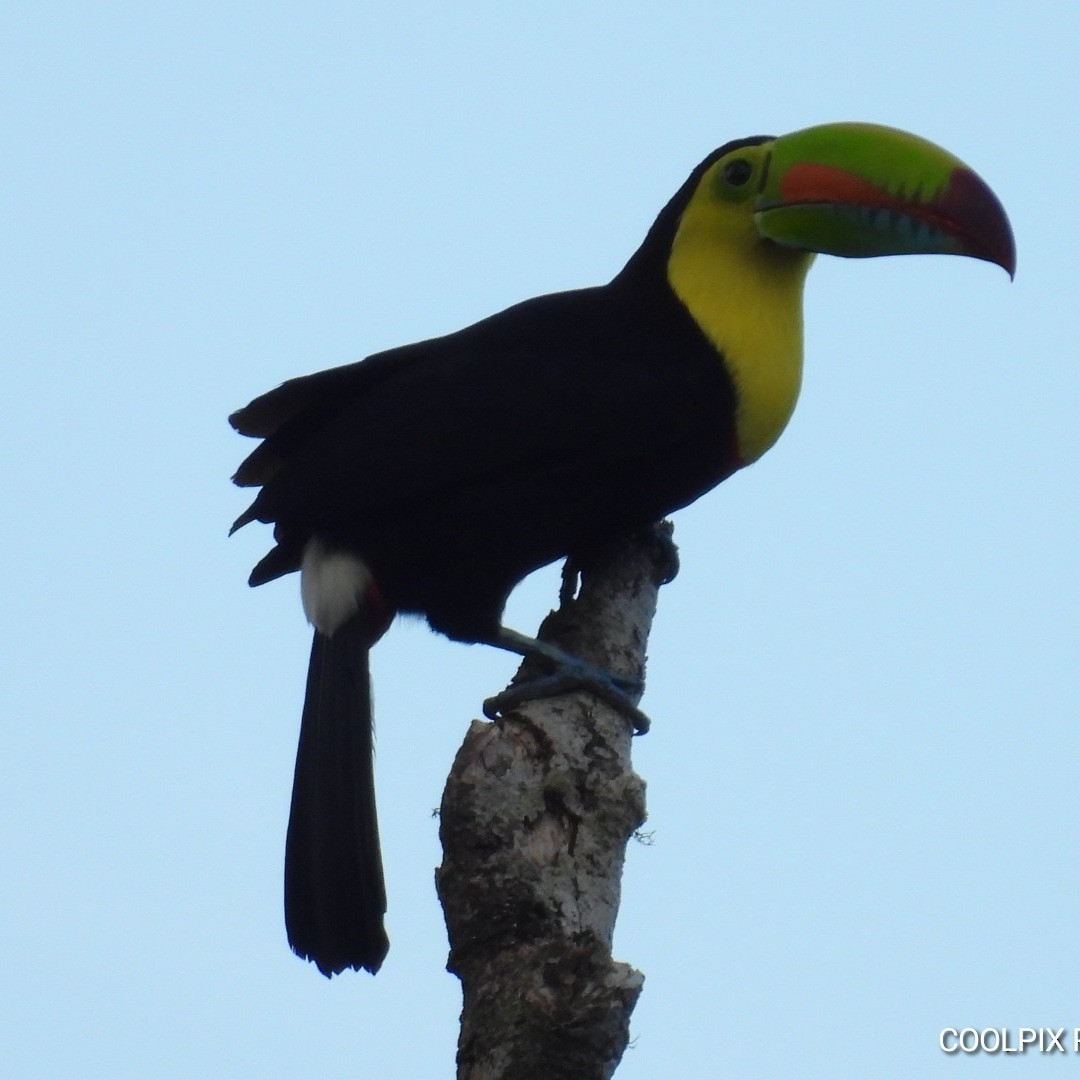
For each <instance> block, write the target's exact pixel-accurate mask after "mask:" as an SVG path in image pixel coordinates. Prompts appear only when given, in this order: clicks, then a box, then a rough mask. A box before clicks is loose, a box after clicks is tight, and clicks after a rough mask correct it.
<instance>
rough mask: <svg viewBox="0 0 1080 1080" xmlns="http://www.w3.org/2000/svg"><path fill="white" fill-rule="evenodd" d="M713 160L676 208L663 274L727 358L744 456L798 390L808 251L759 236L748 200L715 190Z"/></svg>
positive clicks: (779, 422) (762, 442)
mask: <svg viewBox="0 0 1080 1080" xmlns="http://www.w3.org/2000/svg"><path fill="white" fill-rule="evenodd" d="M721 164H722V163H721V162H718V163H717V164H716V165H714V166H713V167H712V168H710V169H709V170H707V171H706V172H705V174H704V176H703V177H702V179H701V182H700V183H699V184H698V187H697V189H696V190H695V192H694V194H693V195H692V196H691V198H690V201H689V202H688V203H687V205H686V209H685V210H684V211H683V213H682V217H681V219H680V221H679V227H678V230H677V231H676V234H675V240H674V242H673V244H672V248H671V254H670V256H669V257H668V265H667V275H668V282H669V283H670V285H671V287H672V289H673V290H674V292H675V295H676V296H677V297H678V298H679V299H680V300H681V301H682V303H683V305H684V306H685V307H686V309H687V311H689V313H690V315H691V317H692V318H693V320H694V322H696V323H697V325H698V326H699V327H700V329H701V331H702V332H703V333H704V334H705V336H706V337H707V338H708V339H709V341H710V342H711V343H712V344H713V346H714V347H715V348H716V350H717V352H718V353H720V354H721V355H722V356H723V360H724V362H725V363H726V365H727V368H728V371H729V373H730V375H731V378H732V381H733V382H734V384H735V393H736V398H737V406H736V414H735V423H736V437H737V439H738V446H739V453H740V456H741V458H742V463H743V464H744V465H748V464H749V463H750V462H752V461H756V460H757V459H758V458H759V457H761V455H762V454H764V453H765V451H766V450H768V449H769V447H770V446H772V445H773V443H774V442H776V440H777V439H778V438H779V436H780V433H781V432H782V431H783V430H784V427H785V425H786V424H787V422H788V420H789V419H790V417H791V413H792V410H793V409H794V408H795V401H796V399H797V398H798V396H799V386H800V383H801V381H802V351H803V344H802V339H803V335H802V293H803V282H804V280H805V279H806V271H807V270H808V269H809V268H810V263H811V262H812V261H813V255H812V254H810V253H807V252H801V251H793V250H790V249H787V248H782V247H780V246H778V245H776V244H773V243H771V242H769V241H767V240H763V239H762V238H761V237H759V236H758V234H757V232H756V231H755V230H754V226H753V220H752V216H751V213H752V211H751V207H750V205H749V204H748V203H734V202H730V201H725V200H723V199H721V198H718V197H717V195H716V183H715V178H714V174H715V173H716V171H717V170H718V169H719V168H720V166H721Z"/></svg>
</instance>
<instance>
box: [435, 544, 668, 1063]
mask: <svg viewBox="0 0 1080 1080" xmlns="http://www.w3.org/2000/svg"><path fill="white" fill-rule="evenodd" d="M658 530H659V531H658ZM665 530H666V531H665ZM672 552H673V548H672V547H671V545H670V526H668V525H666V524H665V525H664V526H658V527H657V529H656V530H651V531H646V532H643V533H641V534H638V535H636V536H634V537H632V538H629V539H627V540H624V541H621V542H619V543H618V544H614V545H612V546H611V547H610V548H608V549H606V550H605V551H603V552H602V553H597V554H596V555H595V556H593V557H590V559H589V560H588V563H587V564H585V565H582V566H581V567H580V570H581V578H582V587H581V591H580V593H579V594H578V595H577V596H576V597H575V596H574V595H573V587H572V581H570V580H567V581H564V589H563V591H562V596H561V600H562V603H561V605H560V608H559V610H558V611H556V612H553V613H552V614H551V615H549V616H548V618H547V619H546V620H545V621H544V625H543V626H542V627H541V631H540V636H541V637H542V638H544V639H545V640H548V641H551V642H553V643H554V644H557V645H559V646H560V647H562V648H564V649H566V650H568V651H570V652H573V653H575V654H576V655H578V656H581V657H582V658H583V659H586V660H589V661H592V662H594V663H596V664H598V665H599V666H602V667H605V668H607V669H608V670H611V671H613V672H616V673H618V674H624V675H633V676H641V675H642V674H643V672H644V664H645V648H646V644H647V640H648V633H649V628H650V626H651V623H652V618H653V615H654V613H655V610H656V597H657V589H658V586H659V584H660V582H661V581H663V580H665V579H666V578H668V577H670V576H671V566H672V564H671V558H672ZM529 668H530V665H529V663H528V662H526V664H523V665H522V672H524V673H525V674H526V675H528V674H530V671H529V670H527V669H529ZM522 672H519V676H518V677H521V675H522ZM631 737H632V736H631V725H630V723H629V722H628V720H627V719H626V717H625V716H623V715H621V714H619V713H618V712H616V711H614V710H612V709H611V708H609V707H607V706H606V705H603V704H601V703H600V702H598V701H597V700H596V699H595V698H594V697H593V696H592V695H590V694H589V693H586V692H581V693H574V694H568V695H564V696H562V697H558V698H549V699H542V700H538V701H529V702H526V703H525V704H524V705H522V706H521V707H519V708H517V709H515V710H514V711H513V712H511V713H510V714H509V715H508V716H506V717H504V718H502V719H500V720H498V721H496V722H494V723H486V722H481V721H474V722H473V724H472V726H471V727H470V730H469V732H468V734H467V736H466V738H465V742H464V744H463V745H462V747H461V749H460V750H459V752H458V755H457V758H456V760H455V762H454V765H453V769H452V770H451V774H450V777H449V779H448V781H447V785H446V790H445V792H444V794H443V802H442V821H441V828H440V833H441V837H442V842H443V849H444V858H443V864H442V866H441V867H440V868H439V870H438V872H437V875H436V876H437V884H438V888H439V894H440V897H441V899H442V902H443V907H444V909H445V913H446V921H447V927H448V930H449V935H450V959H449V964H448V967H449V969H450V970H451V971H453V972H455V973H456V974H457V975H458V976H459V977H460V978H461V982H462V988H463V993H464V1008H463V1012H462V1029H461V1038H460V1042H459V1046H458V1077H459V1078H460V1080H496V1078H498V1080H529V1078H533V1077H536V1078H540V1077H542V1078H543V1080H559V1078H564V1077H565V1078H573V1080H592V1078H596V1080H600V1078H606V1077H610V1076H611V1075H612V1073H613V1072H614V1070H615V1067H616V1066H617V1064H618V1062H619V1060H620V1058H621V1057H622V1054H623V1051H624V1050H625V1048H626V1044H627V1040H628V1038H629V1023H630V1013H631V1011H632V1010H633V1007H634V1004H635V1003H636V1001H637V998H638V995H639V994H640V992H641V988H642V984H643V981H644V977H643V976H642V974H641V973H640V972H638V971H635V970H634V969H633V968H631V967H630V966H629V965H627V964H623V963H619V962H616V961H614V960H613V959H612V957H611V940H612V933H613V931H614V926H615V918H616V915H617V913H618V906H619V892H620V882H621V876H622V867H623V860H624V857H625V852H626V843H627V840H628V839H629V837H630V836H631V835H632V834H633V833H634V831H635V830H636V829H637V828H638V827H639V826H640V825H641V824H642V822H643V821H644V820H645V785H644V783H643V781H642V780H641V779H640V778H639V777H638V776H637V775H636V774H635V773H634V772H633V770H632V768H631V764H630V745H631Z"/></svg>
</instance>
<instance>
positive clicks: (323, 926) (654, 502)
mask: <svg viewBox="0 0 1080 1080" xmlns="http://www.w3.org/2000/svg"><path fill="white" fill-rule="evenodd" d="M817 252H822V253H827V254H831V255H841V256H853V257H864V256H875V255H899V254H914V253H939V254H951V255H969V256H974V257H975V258H977V259H984V260H987V261H989V262H992V263H996V264H997V265H999V266H1001V267H1003V268H1004V269H1005V270H1006V271H1008V273H1009V275H1010V277H1011V276H1012V275H1013V273H1014V271H1015V266H1016V254H1015V245H1014V241H1013V235H1012V230H1011V228H1010V225H1009V221H1008V218H1007V217H1006V214H1005V211H1004V209H1003V208H1002V206H1001V203H1000V202H999V201H998V199H997V197H996V196H995V195H994V193H993V192H992V191H991V190H990V188H989V187H988V186H987V185H986V183H985V182H984V181H983V180H982V179H980V178H979V177H978V176H977V175H976V174H975V173H974V172H973V171H972V170H971V169H970V168H968V167H967V166H965V165H964V164H963V163H962V162H961V161H960V160H958V159H957V158H956V157H954V156H953V155H952V154H950V153H948V152H947V151H945V150H943V149H942V148H941V147H939V146H936V145H934V144H933V143H930V142H927V141H926V140H924V139H921V138H919V137H917V136H914V135H911V134H908V133H906V132H902V131H898V130H896V129H893V128H887V127H881V126H877V125H872V124H863V123H835V124H824V125H821V126H816V127H810V128H806V129H803V130H800V131H796V132H794V133H793V134H790V135H784V136H781V137H779V138H774V137H766V136H756V137H753V138H744V139H737V140H735V141H733V142H729V143H727V144H725V145H724V146H721V147H720V148H719V149H718V150H715V151H714V152H713V153H711V154H709V155H708V157H706V158H705V160H704V161H702V162H701V163H700V164H699V165H698V166H697V167H696V168H695V169H694V170H693V172H691V174H690V176H689V177H688V179H687V180H686V181H685V183H683V185H682V186H681V187H680V188H679V190H678V191H677V192H676V193H675V195H674V196H673V197H672V199H671V200H670V201H669V202H668V204H667V205H666V206H665V207H664V208H663V209H662V210H661V211H660V214H659V216H658V217H657V218H656V220H655V222H654V223H653V225H652V227H651V228H650V229H649V231H648V233H647V235H646V236H645V240H644V242H643V243H642V244H641V246H640V247H639V248H638V249H637V250H636V251H635V252H634V254H633V255H632V256H631V257H630V259H629V261H628V262H627V263H626V265H625V266H624V267H623V269H622V270H620V271H619V273H617V274H616V275H615V277H614V278H613V279H612V280H611V281H609V282H608V283H607V284H606V285H600V286H597V287H594V288H584V289H576V290H573V291H570V292H559V293H554V294H551V295H546V296H540V297H536V298H534V299H531V300H526V301H524V302H523V303H520V304H516V305H514V306H513V307H510V308H507V309H506V310H505V311H502V312H500V313H499V314H497V315H493V316H491V317H489V318H486V319H483V320H482V321H480V322H478V323H475V324H473V325H471V326H468V327H466V328H465V329H463V330H459V331H457V332H456V333H451V334H447V335H446V336H445V337H438V338H433V339H431V340H428V341H421V342H419V343H417V344H413V345H406V346H403V347H401V348H395V349H391V350H389V351H387V352H381V353H377V354H375V355H372V356H369V357H367V358H366V359H364V360H361V361H360V362H358V363H354V364H349V365H346V366H343V367H335V368H332V369H330V370H326V371H321V372H318V373H316V374H312V375H307V376H303V377H300V378H295V379H291V380H289V381H288V382H286V383H284V384H282V385H281V386H279V387H277V389H275V390H271V391H269V392H268V393H266V394H263V395H262V396H261V397H257V398H255V400H254V401H252V402H251V403H250V404H249V405H247V406H245V407H244V408H242V409H240V410H239V411H237V412H235V413H234V414H233V415H232V416H231V417H230V422H231V423H232V425H233V427H234V428H235V429H236V430H237V431H238V432H240V433H241V434H243V435H248V436H252V437H255V438H258V439H261V440H262V441H261V442H260V443H259V444H258V446H256V447H255V449H254V450H253V451H252V452H251V454H250V455H249V456H248V457H247V458H246V459H245V460H244V462H243V463H242V464H241V465H240V468H239V470H238V471H237V473H236V475H235V476H234V478H233V479H234V481H235V482H236V483H237V484H239V485H241V486H243V487H257V488H259V491H258V493H257V495H256V497H255V500H254V502H253V503H252V504H251V506H250V507H249V508H248V509H247V510H245V511H244V513H242V514H241V515H240V517H239V518H238V519H237V520H236V522H235V524H234V525H233V531H235V530H236V529H238V528H240V527H241V526H242V525H245V524H247V523H249V522H252V521H260V522H265V523H272V524H273V526H274V540H275V546H274V547H273V548H272V550H271V551H270V552H269V553H268V554H267V555H266V556H265V557H264V558H263V559H262V560H261V561H260V562H259V563H258V564H257V565H256V566H255V569H254V570H253V571H252V573H251V576H250V579H249V582H250V584H251V585H261V584H263V583H264V582H267V581H270V580H272V579H274V578H278V577H281V576H282V575H284V574H288V573H291V572H293V571H297V570H298V571H299V572H300V593H301V599H302V602H303V609H304V612H305V613H306V615H307V618H308V620H309V621H310V622H311V623H312V625H313V626H314V640H313V643H312V647H311V658H310V664H309V668H308V676H307V688H306V695H305V699H304V707H303V716H302V720H301V727H300V742H299V748H298V751H297V757H296V769H295V775H294V780H293V793H292V805H291V811H290V818H289V827H288V835H287V840H286V853H285V915H286V927H287V931H288V937H289V942H290V944H291V946H292V948H293V950H294V951H295V952H296V953H297V954H299V955H300V956H301V957H305V958H307V959H309V960H312V961H314V963H315V964H316V965H317V966H318V968H319V970H320V971H321V972H322V973H323V974H325V975H327V976H330V975H331V974H337V973H340V972H342V971H344V970H345V969H346V968H354V969H357V970H359V969H361V968H364V969H367V970H368V971H370V972H371V973H373V974H374V973H375V972H376V971H377V970H378V968H379V966H380V965H381V963H382V961H383V959H384V957H385V955H386V951H387V948H388V941H387V936H386V931H385V928H384V915H385V912H386V893H385V887H384V883H383V871H382V861H381V854H380V849H379V838H378V827H377V821H376V810H375V789H374V779H373V765H372V710H371V697H370V681H369V674H368V670H369V669H368V653H369V650H370V649H371V647H372V646H373V645H374V644H375V642H376V641H377V640H378V639H379V638H380V637H381V636H382V634H383V633H384V632H385V631H386V629H387V627H388V626H389V624H390V622H391V621H392V619H393V618H394V616H395V615H398V614H410V613H411V614H416V615H421V616H423V617H424V618H426V619H427V622H428V623H429V625H430V626H431V628H432V629H433V630H436V631H438V632H440V633H442V634H445V635H447V636H448V637H450V638H452V639H454V640H456V641H461V642H470V643H477V642H483V643H488V644H491V645H496V646H499V647H502V648H508V649H511V650H512V651H515V652H521V653H525V654H532V653H534V652H535V651H539V653H540V655H542V657H543V658H544V660H545V662H546V663H548V664H549V665H550V667H551V668H552V669H559V670H562V671H564V672H565V673H567V674H568V678H569V680H570V683H573V684H575V685H577V684H583V685H585V686H587V687H589V688H591V689H593V690H594V691H595V692H596V693H598V694H600V695H601V696H605V697H607V698H608V699H609V700H610V699H615V700H616V701H617V700H618V699H619V698H620V696H621V697H623V699H624V700H625V701H626V703H627V705H628V708H629V710H630V712H631V715H633V712H632V703H631V702H630V699H629V697H628V696H627V693H628V688H627V685H626V684H624V683H621V682H620V681H619V680H617V679H615V678H614V677H607V676H606V675H605V673H603V672H592V671H590V670H587V669H586V667H585V665H583V664H581V662H579V661H576V660H575V659H574V658H573V657H570V656H564V655H561V654H559V653H557V652H555V651H554V650H552V649H551V648H550V647H545V646H542V645H540V644H539V643H536V642H534V641H533V640H532V639H529V638H527V637H524V636H523V635H520V634H517V633H515V632H514V631H512V630H509V629H507V628H504V627H503V626H502V622H501V620H502V613H503V608H504V605H505V603H506V600H507V597H508V595H509V594H510V592H511V590H512V589H513V588H514V586H515V585H516V584H517V583H518V582H519V581H521V580H522V578H524V577H525V576H526V575H527V574H529V573H530V572H531V571H533V570H535V569H537V568H538V567H541V566H544V565H545V564H547V563H550V562H552V561H554V560H556V559H559V558H562V557H564V556H569V557H577V556H579V555H580V554H581V553H583V552H585V551H587V550H590V549H592V548H594V547H595V546H596V545H597V544H599V543H602V542H603V541H604V540H605V539H607V538H614V537H617V536H620V535H623V534H626V533H628V532H630V531H631V530H636V529H640V528H644V527H647V526H650V525H651V524H653V523H655V522H658V521H660V520H661V519H662V518H664V517H665V516H666V515H668V514H670V513H672V512H673V511H675V510H678V509H679V508H680V507H683V506H686V505H687V504H688V503H691V502H693V501H694V500H695V499H697V498H698V497H699V496H700V495H703V494H704V493H705V492H707V491H709V490H710V489H711V488H713V487H715V486H716V485H717V484H719V483H720V482H721V481H722V480H724V479H725V478H726V477H728V476H730V475H731V474H732V473H734V472H735V471H736V470H737V469H740V468H742V467H743V466H744V465H748V464H750V463H751V462H753V461H755V460H756V459H757V458H759V457H760V456H761V455H762V454H763V453H764V452H765V451H766V450H768V449H769V447H771V446H772V445H773V443H774V442H775V441H776V439H777V437H778V436H779V435H780V433H781V432H782V431H783V429H784V426H785V425H786V424H787V422H788V418H789V417H790V416H791V412H792V409H793V407H794V405H795V399H796V397H797V396H798V393H799V384H800V379H801V371H802V352H803V349H802V292H803V281H804V279H805V277H806V272H807V270H808V269H809V268H810V264H811V262H812V261H813V259H814V254H815V253H817Z"/></svg>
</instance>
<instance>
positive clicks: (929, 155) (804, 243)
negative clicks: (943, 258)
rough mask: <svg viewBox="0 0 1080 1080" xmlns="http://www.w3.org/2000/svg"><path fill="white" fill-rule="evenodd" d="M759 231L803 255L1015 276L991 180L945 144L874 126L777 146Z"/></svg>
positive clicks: (815, 131)
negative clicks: (966, 262)
mask: <svg viewBox="0 0 1080 1080" xmlns="http://www.w3.org/2000/svg"><path fill="white" fill-rule="evenodd" d="M754 224H755V226H756V227H757V230H758V232H759V233H760V234H761V235H762V236H763V237H766V238H768V239H769V240H773V241H775V242H776V243H778V244H783V245H784V246H786V247H794V248H800V249H802V250H806V251H820V252H825V253H827V254H830V255H846V256H851V257H855V258H860V257H867V256H871V255H913V254H920V253H927V254H930V253H939V254H946V255H970V256H973V257H974V258H976V259H986V260H987V261H988V262H992V263H997V265H998V266H1000V267H1003V268H1004V269H1005V270H1006V271H1007V272H1008V274H1009V276H1010V277H1012V276H1013V274H1014V273H1015V272H1016V245H1015V243H1014V241H1013V234H1012V228H1011V227H1010V225H1009V219H1008V217H1006V215H1005V210H1004V209H1003V208H1002V205H1001V203H1000V202H999V201H998V198H997V196H996V195H995V194H994V193H993V192H992V191H991V190H990V188H989V187H988V186H987V185H986V183H985V182H984V181H983V180H982V179H981V178H980V177H979V176H978V175H976V174H975V173H974V172H973V171H972V170H971V169H969V168H968V167H967V166H966V165H965V164H964V163H963V162H962V161H960V160H959V159H958V158H956V157H954V156H953V155H952V154H950V153H949V152H948V151H947V150H943V149H942V148H941V147H940V146H935V145H934V144H933V143H931V142H927V141H926V140H925V139H920V138H919V137H918V136H916V135H909V134H908V133H907V132H904V131H898V130H896V129H895V128H888V127H879V126H877V125H875V124H822V125H821V126H819V127H812V128H805V129H804V130H802V131H796V132H794V133H792V134H791V135H783V136H781V137H780V138H779V139H777V140H776V141H775V142H774V143H773V145H772V150H771V154H770V157H769V164H768V170H767V173H766V176H765V181H764V183H763V186H762V189H761V191H760V192H759V194H758V196H757V199H756V202H755V213H754Z"/></svg>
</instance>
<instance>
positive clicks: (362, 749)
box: [285, 618, 389, 977]
mask: <svg viewBox="0 0 1080 1080" xmlns="http://www.w3.org/2000/svg"><path fill="white" fill-rule="evenodd" d="M370 641H371V636H370V629H369V628H368V627H367V626H366V625H365V624H364V622H363V621H362V620H361V619H360V618H353V619H350V620H349V622H347V623H345V625H344V626H342V627H341V628H340V629H338V630H337V632H336V633H334V635H333V636H332V637H326V636H324V635H323V634H320V633H319V632H318V631H316V633H315V640H314V642H313V643H312V646H311V662H310V664H309V666H308V678H307V693H306V696H305V698H304V716H303V719H302V721H301V724H300V745H299V747H298V748H297V751H296V772H295V774H294V777H293V792H292V811H291V813H290V815H289V834H288V838H287V840H286V842H285V926H286V929H287V930H288V934H289V944H290V945H291V946H292V947H293V949H294V950H295V951H296V952H297V953H298V954H299V955H300V956H302V957H305V958H306V959H308V960H313V961H314V962H315V963H316V964H317V965H318V968H319V970H320V971H321V972H322V973H323V974H324V975H326V976H327V977H329V976H330V975H336V974H338V973H339V972H341V971H344V970H345V968H349V967H351V968H357V969H359V968H367V970H368V971H370V972H371V973H372V974H373V975H374V974H375V972H376V971H378V970H379V965H380V964H382V962H383V958H384V957H385V956H386V950H387V949H388V948H389V942H388V941H387V938H386V930H385V929H384V927H383V916H384V915H385V914H386V887H385V885H384V884H383V870H382V856H381V855H380V853H379V825H378V821H377V820H376V816H375V776H374V769H373V761H372V750H373V746H372V715H371V680H370V677H369V674H368V648H369V645H370Z"/></svg>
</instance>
